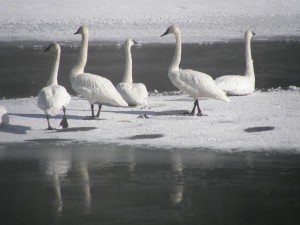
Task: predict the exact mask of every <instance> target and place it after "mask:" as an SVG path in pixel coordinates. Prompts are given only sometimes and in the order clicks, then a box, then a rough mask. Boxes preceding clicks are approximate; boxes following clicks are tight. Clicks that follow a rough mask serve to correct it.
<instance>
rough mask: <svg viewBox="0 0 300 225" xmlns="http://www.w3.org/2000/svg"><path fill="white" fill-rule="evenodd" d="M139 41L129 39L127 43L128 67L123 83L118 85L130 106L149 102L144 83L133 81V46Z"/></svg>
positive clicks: (117, 87)
mask: <svg viewBox="0 0 300 225" xmlns="http://www.w3.org/2000/svg"><path fill="white" fill-rule="evenodd" d="M134 44H137V42H135V41H133V40H131V39H127V40H126V43H125V53H126V67H125V73H124V77H123V80H122V83H120V84H118V85H117V86H116V89H117V90H118V92H119V93H120V94H121V95H122V97H123V98H124V100H125V101H126V102H127V103H128V105H130V106H137V105H144V104H147V98H148V92H147V88H146V86H145V85H144V84H142V83H132V58H131V46H133V45H134Z"/></svg>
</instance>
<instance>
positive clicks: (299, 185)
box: [0, 140, 300, 225]
mask: <svg viewBox="0 0 300 225" xmlns="http://www.w3.org/2000/svg"><path fill="white" fill-rule="evenodd" d="M58 143H59V142H58ZM45 144H47V146H46V147H45V146H44V145H45ZM299 177H300V156H299V154H293V153H290V154H287V153H279V152H277V153H271V154H270V153H263V152H262V153H255V152H244V153H220V152H214V151H212V150H187V149H182V150H172V151H170V150H159V149H149V148H134V147H132V148H131V147H116V146H105V145H94V144H68V145H63V144H57V143H56V142H55V141H53V142H51V141H49V140H44V141H34V142H31V143H25V144H11V145H0V182H1V185H0V193H1V194H0V201H1V206H0V214H1V217H0V224H2V225H9V224H18V225H22V224H43V225H48V224H66V225H69V224H70V225H77V224H78V225H85V224H86V225H91V224H112V225H115V224H128V225H129V224H130V225H131V224H139V225H142V224H155V225H160V224H195V225H198V224H207V225H214V224H216V225H217V224H224V225H226V224H228V225H232V224H244V225H247V224H249V225H250V224H251V225H252V224H272V225H275V224H285V225H289V224H291V225H295V224H298V223H299V220H300V215H299V211H300V203H299V198H300V180H299Z"/></svg>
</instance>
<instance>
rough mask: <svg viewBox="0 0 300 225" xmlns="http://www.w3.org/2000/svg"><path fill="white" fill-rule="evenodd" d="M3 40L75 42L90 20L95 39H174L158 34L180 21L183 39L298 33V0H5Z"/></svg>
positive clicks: (0, 35) (0, 36) (0, 15)
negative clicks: (245, 34) (76, 36)
mask: <svg viewBox="0 0 300 225" xmlns="http://www.w3.org/2000/svg"><path fill="white" fill-rule="evenodd" d="M0 21H1V27H0V41H12V40H47V41H50V40H56V41H62V40H64V41H73V40H77V38H75V37H74V35H73V33H74V32H75V31H76V29H77V28H78V27H79V26H80V25H82V24H86V25H87V26H89V28H90V30H91V40H97V41H99V40H102V41H123V40H125V39H126V38H127V37H133V38H135V39H137V40H139V41H141V42H170V41H171V40H173V39H171V38H164V39H161V38H159V35H160V34H162V33H163V32H164V31H165V29H166V28H167V27H168V26H170V25H171V24H175V23H176V24H178V25H179V26H180V27H181V28H182V31H183V35H184V39H183V41H184V42H205V41H220V40H228V39H232V38H242V34H243V32H244V31H245V30H246V29H249V28H252V29H254V30H255V31H256V32H257V33H258V34H259V37H260V38H262V39H264V38H274V37H278V36H285V37H286V36H294V35H296V36H298V35H299V30H300V2H299V1H298V0H289V1H286V0H271V1H270V0H253V1H248V0H227V1H223V0H215V1H209V0H188V1H181V0H164V1H161V0H152V1H151V2H149V1H147V0H127V1H122V0H117V1H109V0H86V1H77V0H64V1H60V0H44V1H39V0H26V1H24V0H14V1H9V0H2V1H1V7H0Z"/></svg>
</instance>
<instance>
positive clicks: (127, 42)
mask: <svg viewBox="0 0 300 225" xmlns="http://www.w3.org/2000/svg"><path fill="white" fill-rule="evenodd" d="M137 44H138V42H136V41H135V40H132V39H131V38H128V39H127V40H126V42H125V46H126V47H129V48H130V47H131V46H133V45H137Z"/></svg>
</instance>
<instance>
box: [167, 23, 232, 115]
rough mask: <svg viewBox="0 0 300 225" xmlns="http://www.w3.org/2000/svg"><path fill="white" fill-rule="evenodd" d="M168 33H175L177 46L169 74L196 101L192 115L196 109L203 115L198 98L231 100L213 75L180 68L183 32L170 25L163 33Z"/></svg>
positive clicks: (174, 82)
mask: <svg viewBox="0 0 300 225" xmlns="http://www.w3.org/2000/svg"><path fill="white" fill-rule="evenodd" d="M167 34H174V35H175V38H176V48H175V56H174V58H173V60H172V63H171V65H170V67H169V71H168V75H169V78H170V80H171V82H172V83H173V84H174V85H175V86H176V87H177V88H179V89H180V90H181V91H183V92H186V93H188V94H189V95H191V96H192V97H193V98H194V100H195V102H194V107H193V109H192V111H191V113H190V114H191V115H194V113H195V109H196V107H197V109H198V114H197V115H198V116H202V112H201V110H200V107H199V101H198V98H200V97H205V98H213V99H219V100H223V101H226V102H229V101H230V100H229V99H228V98H227V96H226V95H225V93H224V92H223V91H222V90H221V89H220V88H219V87H218V86H216V84H215V82H214V80H213V79H212V78H211V76H209V75H207V74H205V73H201V72H198V71H194V70H189V69H185V70H183V69H180V68H179V64H180V61H181V33H180V29H179V27H177V26H175V25H173V26H170V27H169V28H168V29H167V31H166V32H165V33H164V34H162V35H161V37H162V36H165V35H167Z"/></svg>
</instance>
